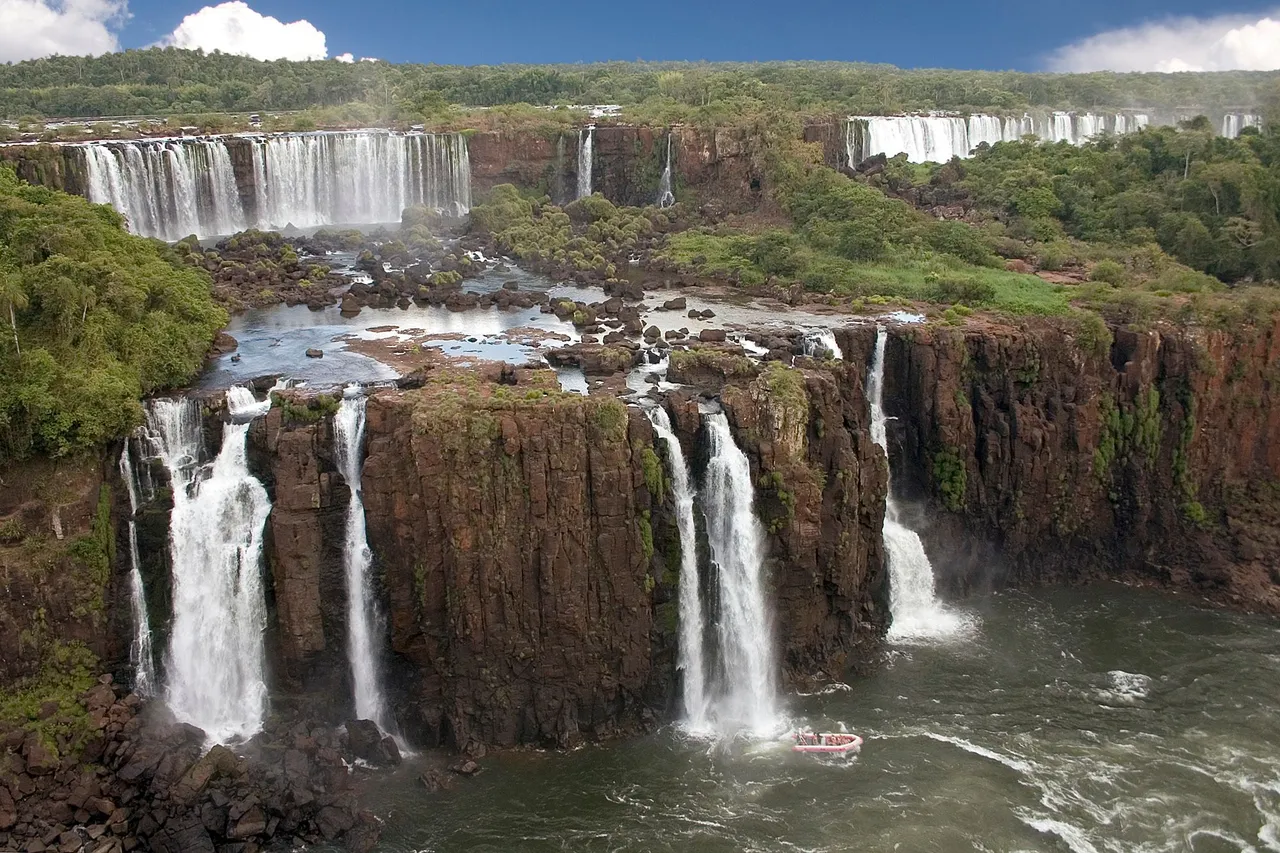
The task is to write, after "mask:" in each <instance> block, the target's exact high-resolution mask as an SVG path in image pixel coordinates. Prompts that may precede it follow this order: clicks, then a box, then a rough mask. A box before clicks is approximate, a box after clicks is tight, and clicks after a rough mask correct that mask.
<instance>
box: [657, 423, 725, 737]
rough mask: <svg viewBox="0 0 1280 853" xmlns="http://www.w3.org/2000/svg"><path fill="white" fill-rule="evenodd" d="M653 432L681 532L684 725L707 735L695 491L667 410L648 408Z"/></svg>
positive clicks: (681, 663)
mask: <svg viewBox="0 0 1280 853" xmlns="http://www.w3.org/2000/svg"><path fill="white" fill-rule="evenodd" d="M649 419H650V420H651V421H653V428H654V431H655V432H657V433H658V437H659V438H661V439H662V443H663V446H664V447H666V449H667V463H668V467H669V469H670V475H671V500H672V501H674V502H675V510H676V526H677V527H678V528H679V531H680V585H679V586H680V589H679V595H680V651H679V655H680V657H679V668H680V672H681V675H682V682H681V689H682V693H683V696H682V699H683V701H684V714H685V725H686V726H687V728H688V729H689V731H691V732H695V733H699V734H705V733H707V732H709V731H710V728H711V724H710V721H709V720H708V719H707V675H706V662H705V659H706V657H707V654H706V650H705V649H704V646H705V644H706V636H705V632H706V621H705V618H704V616H703V607H702V596H701V594H700V593H699V578H698V530H697V525H696V523H695V520H694V515H693V505H694V494H693V487H692V485H691V483H690V477H689V467H688V465H686V464H685V459H684V449H683V448H682V447H681V446H680V439H679V438H678V437H677V436H676V434H675V432H673V431H672V429H671V418H670V417H669V416H668V415H667V411H666V409H664V408H662V407H661V406H656V407H654V408H652V409H650V410H649Z"/></svg>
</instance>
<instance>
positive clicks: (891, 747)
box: [365, 586, 1280, 853]
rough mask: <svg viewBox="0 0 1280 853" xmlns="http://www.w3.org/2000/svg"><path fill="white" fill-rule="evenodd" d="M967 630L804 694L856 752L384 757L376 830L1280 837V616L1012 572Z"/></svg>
mask: <svg viewBox="0 0 1280 853" xmlns="http://www.w3.org/2000/svg"><path fill="white" fill-rule="evenodd" d="M971 609H972V610H974V611H975V615H977V616H978V617H980V619H981V624H980V627H979V628H978V630H977V632H976V633H974V634H971V635H969V636H967V637H966V638H965V639H963V640H957V641H953V642H950V643H943V644H932V645H914V646H899V647H893V648H891V650H890V651H889V653H888V656H887V659H886V661H885V665H884V666H883V667H881V668H880V669H879V671H878V672H876V674H874V675H872V676H870V677H865V678H859V679H853V680H851V681H850V685H849V687H848V689H835V690H832V691H830V692H827V693H824V694H820V695H812V696H790V697H788V700H787V713H788V714H789V723H790V725H793V726H794V725H811V726H813V727H814V728H815V729H817V728H829V727H839V726H847V727H848V729H849V730H850V731H855V732H857V733H859V734H861V735H863V736H864V737H865V738H866V743H865V745H864V747H863V749H862V753H861V755H860V756H858V757H857V758H855V759H852V760H837V761H824V760H818V759H815V758H812V757H807V756H801V755H796V754H793V753H792V752H790V751H789V748H788V745H787V743H786V742H784V741H776V742H770V741H755V742H744V741H736V742H731V743H724V742H721V743H713V742H708V741H705V740H696V739H689V738H686V737H684V736H683V735H682V734H681V733H680V732H679V730H678V729H677V728H676V727H667V728H665V729H663V730H661V731H659V732H657V733H655V734H653V735H650V736H648V737H644V738H640V739H636V740H631V741H624V742H620V743H614V744H609V745H605V746H588V747H584V748H581V749H578V750H575V751H572V752H566V753H558V752H541V751H520V752H514V753H509V754H505V755H501V756H496V757H490V758H488V759H486V760H485V761H484V762H483V764H484V772H483V773H482V774H481V775H479V776H478V777H476V778H474V779H471V780H459V782H458V783H457V784H456V785H454V786H453V788H452V789H450V790H446V791H443V792H440V793H435V794H429V793H427V792H426V791H425V790H424V789H423V788H422V787H421V786H420V785H419V784H418V783H417V782H416V781H415V778H416V775H417V771H416V769H415V767H414V766H413V765H412V763H410V764H409V765H407V766H405V767H404V768H402V769H401V770H399V771H398V772H397V773H395V774H393V775H387V776H379V777H374V778H373V779H371V780H370V783H369V788H368V790H367V791H366V797H365V802H366V803H367V804H369V805H370V806H372V807H373V808H374V809H375V810H376V811H377V813H378V814H379V815H381V816H382V817H384V818H385V820H386V825H385V831H384V834H383V839H382V842H381V843H380V844H379V846H378V848H377V849H378V850H380V851H392V853H408V851H432V853H452V851H495V853H497V851H504V853H505V851H566V850H568V851H602V853H603V851H636V853H640V851H645V853H649V851H654V853H657V851H699V853H702V851H705V853H719V851H723V852H724V853H740V851H813V852H814V853H817V851H823V853H828V852H829V853H836V851H900V853H912V851H968V850H974V851H992V853H995V851H1002V853H1003V851H1077V853H1083V852H1084V851H1125V853H1130V851H1194V853H1217V851H1280V725H1277V718H1276V713H1277V709H1280V623H1277V622H1276V621H1275V620H1271V619H1266V618H1262V617H1250V616H1242V615H1237V614H1231V613H1225V612H1221V611H1214V610H1208V609H1202V608H1201V607H1198V606H1196V605H1195V604H1193V603H1192V602H1190V601H1189V600H1185V599H1182V598H1171V597H1167V596H1162V595H1159V594H1156V593H1151V592H1145V591H1138V590H1132V589H1127V588H1124V587H1119V586H1097V587H1091V588H1085V589H1059V590H1046V591H1041V592H1033V593H1025V592H1008V593H1002V594H997V595H994V596H992V597H990V598H989V599H986V600H985V601H984V602H983V603H982V604H981V605H980V606H976V607H974V608H971Z"/></svg>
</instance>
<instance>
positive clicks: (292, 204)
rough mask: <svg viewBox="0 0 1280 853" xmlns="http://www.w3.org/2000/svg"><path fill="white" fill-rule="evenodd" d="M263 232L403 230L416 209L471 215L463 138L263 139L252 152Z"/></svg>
mask: <svg viewBox="0 0 1280 853" xmlns="http://www.w3.org/2000/svg"><path fill="white" fill-rule="evenodd" d="M253 171H254V183H255V185H256V186H257V187H259V188H260V189H259V193H258V197H257V204H258V208H257V213H258V222H259V224H260V225H261V226H263V227H273V228H282V227H284V226H285V225H293V226H296V227H298V228H309V227H313V226H318V225H334V224H343V225H360V224H368V223H375V222H399V221H400V214H401V213H403V212H404V209H405V208H406V207H409V206H411V205H419V204H420V205H425V206H427V207H429V208H434V209H436V210H440V211H443V212H445V213H448V214H450V215H454V216H461V215H463V214H465V213H466V212H467V211H468V210H470V209H471V161H470V159H469V157H468V155H467V142H466V138H465V137H463V136H462V135H461V134H423V133H415V134H400V133H385V132H373V131H359V132H354V133H308V134H289V135H282V136H266V137H263V138H261V139H259V140H256V141H255V142H254V145H253Z"/></svg>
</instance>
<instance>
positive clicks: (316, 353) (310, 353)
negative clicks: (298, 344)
mask: <svg viewBox="0 0 1280 853" xmlns="http://www.w3.org/2000/svg"><path fill="white" fill-rule="evenodd" d="M307 358H324V350H322V349H316V348H315V347H312V348H311V349H308V350H307Z"/></svg>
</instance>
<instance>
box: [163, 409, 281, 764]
mask: <svg viewBox="0 0 1280 853" xmlns="http://www.w3.org/2000/svg"><path fill="white" fill-rule="evenodd" d="M227 408H228V411H229V412H230V415H231V423H228V424H226V425H225V427H224V428H223V434H222V449H221V451H220V452H219V453H218V456H217V458H216V459H214V461H213V462H212V463H209V464H203V465H202V464H201V463H200V452H201V448H202V435H201V428H200V407H199V404H198V403H196V402H195V401H192V400H187V399H176V400H157V401H155V402H153V403H152V404H151V405H150V407H149V408H148V411H147V427H148V431H149V433H150V435H151V437H152V440H153V441H154V443H155V449H156V452H157V455H158V456H159V457H160V459H161V460H162V461H163V462H164V465H165V467H166V468H167V469H168V470H169V476H170V478H171V481H172V485H173V515H172V518H171V521H170V532H169V547H170V556H171V563H172V572H173V625H172V631H171V637H170V642H169V653H168V658H167V665H166V677H167V681H168V686H167V699H168V703H169V707H170V708H171V709H172V710H173V712H174V713H175V714H176V715H177V717H178V719H180V720H183V721H186V722H189V723H192V724H194V725H196V726H199V727H200V728H202V729H204V731H205V734H206V735H207V736H208V737H209V739H210V740H212V741H226V740H233V739H244V738H248V737H251V736H253V735H254V734H255V733H256V732H258V731H259V730H260V729H261V728H262V719H263V714H264V713H265V711H266V700H267V687H266V673H265V663H264V655H263V638H262V633H263V629H264V628H265V625H266V605H265V601H264V597H263V583H262V566H261V563H262V541H263V527H264V525H265V524H266V521H267V516H268V515H269V514H270V512H271V502H270V500H269V499H268V497H267V492H266V489H264V488H263V487H262V484H261V483H259V482H258V480H257V479H256V478H255V477H254V476H253V475H252V474H250V473H249V467H248V460H247V457H246V447H245V444H246V439H247V437H248V433H249V421H250V420H252V418H253V417H255V416H257V415H259V414H261V412H262V407H261V404H260V403H258V402H257V401H256V400H255V399H254V396H253V394H252V392H250V391H249V390H248V389H246V388H232V389H230V390H228V392H227Z"/></svg>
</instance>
